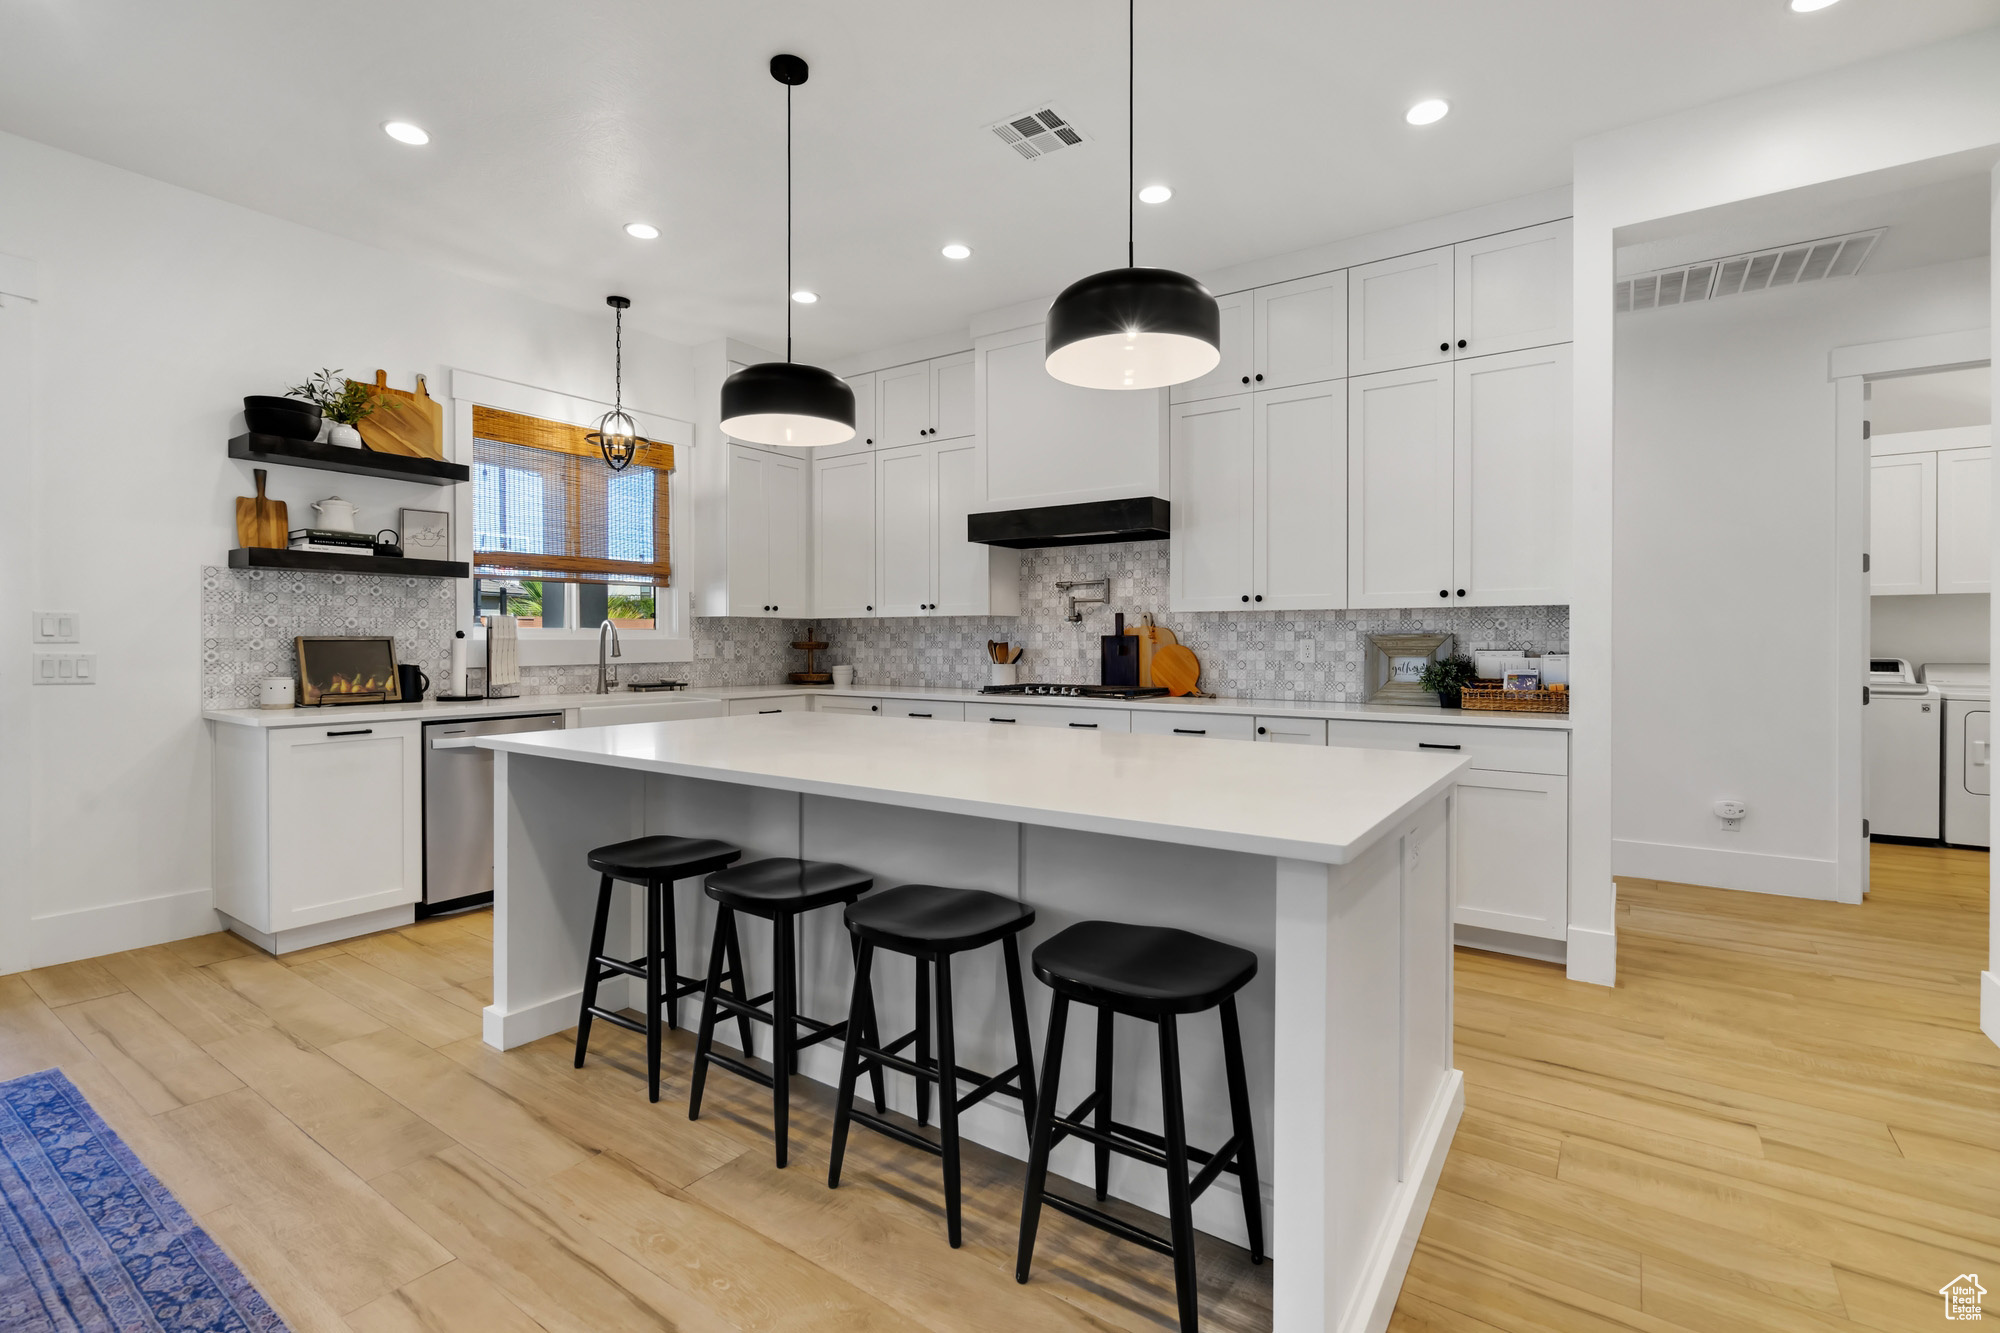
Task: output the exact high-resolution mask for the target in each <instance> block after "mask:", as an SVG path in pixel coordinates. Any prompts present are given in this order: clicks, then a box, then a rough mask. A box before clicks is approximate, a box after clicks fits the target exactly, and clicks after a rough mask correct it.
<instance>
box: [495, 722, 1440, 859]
mask: <svg viewBox="0 0 2000 1333" xmlns="http://www.w3.org/2000/svg"><path fill="white" fill-rule="evenodd" d="M894 697H906V696H901V695H897V696H894ZM474 743H475V744H477V745H479V746H481V747H483V748H486V749H491V750H501V751H506V752H508V753H510V754H521V755H533V756H536V757H538V758H553V759H567V760H574V761H577V762H582V763H590V764H602V765H608V766H611V767H615V768H626V769H632V770H634V771H636V772H641V773H662V774H672V775H677V776H681V777H692V778H705V779H709V780H711V781H717V782H729V783H739V784H743V785H747V786H754V787H766V788H772V789H775V790H779V791H795V792H804V793H807V794H809V795H816V796H830V797H839V798H847V799H853V800H865V801H873V802H878V803H887V804H891V805H900V806H905V807H909V808H913V809H921V810H935V811H941V812H944V813H948V814H964V815H972V816H976V817H980V818H986V819H1005V820H1010V821H1016V822H1020V823H1026V824H1036V825H1041V826H1045V827H1051V828H1068V829H1077V830H1081V831H1084V832H1090V833H1106V834H1111V835H1114V836H1120V837H1133V838H1146V839H1150V840H1152V841H1155V842H1171V843H1179V844H1183V845H1188V846H1196V847H1214V848H1219V849H1222V850H1225V851H1236V852H1247V853H1250V854H1252V855H1261V856H1280V857H1290V858H1294V859H1297V860H1305V861H1320V862H1325V863H1329V864H1335V865H1339V864H1345V863H1346V862H1347V861H1349V860H1351V859H1353V858H1354V856H1355V855H1357V854H1358V853H1359V852H1361V851H1362V850H1363V849H1364V848H1366V847H1367V846H1369V845H1370V844H1371V843H1373V842H1374V841H1375V840H1376V839H1377V838H1379V837H1381V836H1383V834H1384V833H1386V832H1388V831H1389V830H1390V829H1391V828H1392V827H1393V826H1394V825H1395V824H1396V822H1397V821H1398V820H1399V819H1401V818H1402V817H1404V816H1406V815H1409V814H1411V813H1414V812H1415V811H1416V810H1417V809H1419V808H1420V807H1421V806H1423V805H1424V804H1426V803H1427V802H1429V801H1430V800H1431V799H1432V798H1434V797H1435V796H1437V795H1438V794H1439V793H1440V792H1442V791H1444V790H1445V789H1446V788H1448V787H1450V786H1451V785H1452V784H1453V783H1454V782H1456V781H1457V779H1458V775H1459V772H1460V770H1461V769H1463V768H1465V767H1466V765H1467V761H1466V760H1464V759H1461V758H1456V757H1450V756H1445V755H1439V754H1433V753H1411V752H1408V751H1401V750H1364V749H1352V748H1344V747H1328V748H1325V749H1321V748H1319V747H1317V746H1292V745H1257V744H1253V743H1251V742H1248V741H1214V742H1211V743H1209V744H1206V745H1199V746H1195V745H1188V744H1186V743H1185V742H1183V741H1179V740H1176V739H1174V738H1173V737H1170V736H1148V735H1129V734H1119V733H1109V732H1077V731H1070V730H1067V729H1063V728H1037V727H1018V728H1017V727H994V726H988V725H986V724H985V723H973V722H936V721H924V722H918V721H913V720H910V719H906V718H895V717H884V718H877V717H854V716H843V715H840V714H833V713H768V714H746V715H744V716H740V717H717V718H695V719H689V720H686V721H680V722H673V723H661V722H654V723H634V724H629V725H626V726H613V727H592V728H588V729H583V730H577V731H550V732H534V733H525V734H520V735H506V736H491V737H482V738H479V739H478V740H477V741H475V742H474Z"/></svg>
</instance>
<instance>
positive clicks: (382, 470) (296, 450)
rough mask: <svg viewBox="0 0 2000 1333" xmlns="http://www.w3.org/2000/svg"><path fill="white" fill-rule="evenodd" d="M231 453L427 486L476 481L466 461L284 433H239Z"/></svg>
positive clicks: (231, 444) (254, 460)
mask: <svg viewBox="0 0 2000 1333" xmlns="http://www.w3.org/2000/svg"><path fill="white" fill-rule="evenodd" d="M229 456H230V457H231V458H240V459H242V460H243V461H244V462H246V463H277V464H279V465H281V466H283V467H309V468H317V469H318V470H319V471H321V472H352V473H354V474H355V475H356V476H361V477H388V478H389V479H390V480H392V481H417V482H422V483H423V484H424V485H426V486H449V485H451V484H452V483H454V482H460V481H470V480H472V469H471V468H469V467H466V466H465V465H464V464H463V463H447V462H445V461H443V460H442V459H437V458H408V457H405V456H404V455H402V454H377V453H370V452H369V451H368V450H366V449H350V448H348V447H346V446H345V445H339V444H314V443H313V442H312V441H311V440H288V439H286V438H285V437H284V436H282V435H256V434H248V435H238V436H235V437H233V438H232V439H231V440H230V441H229Z"/></svg>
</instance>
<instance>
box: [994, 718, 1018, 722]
mask: <svg viewBox="0 0 2000 1333" xmlns="http://www.w3.org/2000/svg"><path fill="white" fill-rule="evenodd" d="M986 720H987V721H988V722H1019V721H1020V720H1021V719H1020V718H1018V717H989V718H987V719H986Z"/></svg>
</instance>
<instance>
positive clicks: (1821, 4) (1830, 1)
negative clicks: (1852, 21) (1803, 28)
mask: <svg viewBox="0 0 2000 1333" xmlns="http://www.w3.org/2000/svg"><path fill="white" fill-rule="evenodd" d="M1839 3H1840V0H1792V12H1793V13H1795V14H1810V13H1812V12H1813V11H1814V10H1815V9H1830V8H1832V7H1833V6H1834V5H1837V4H1839Z"/></svg>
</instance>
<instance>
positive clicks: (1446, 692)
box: [1417, 653, 1479, 708]
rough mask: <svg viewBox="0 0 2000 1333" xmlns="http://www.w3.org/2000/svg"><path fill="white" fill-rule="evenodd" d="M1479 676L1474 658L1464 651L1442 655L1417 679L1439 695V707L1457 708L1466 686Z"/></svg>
mask: <svg viewBox="0 0 2000 1333" xmlns="http://www.w3.org/2000/svg"><path fill="white" fill-rule="evenodd" d="M1478 678H1479V673H1478V671H1477V670H1475V669H1474V667H1473V665H1472V659H1471V658H1469V657H1467V656H1465V655H1464V654H1462V653H1459V654H1455V655H1453V656H1451V657H1440V658H1438V659H1437V660H1436V661H1435V662H1432V663H1431V664H1430V665H1429V666H1426V667H1425V668H1424V674H1423V676H1422V677H1421V678H1420V679H1419V680H1418V681H1417V683H1418V684H1419V685H1421V686H1422V687H1423V688H1425V689H1427V690H1431V691H1434V692H1435V693H1436V694H1437V697H1438V707H1440V708H1456V707H1458V706H1459V699H1460V697H1461V695H1462V694H1463V692H1464V690H1465V687H1466V686H1468V685H1470V684H1471V683H1472V682H1473V681H1475V680H1477V679H1478Z"/></svg>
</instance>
